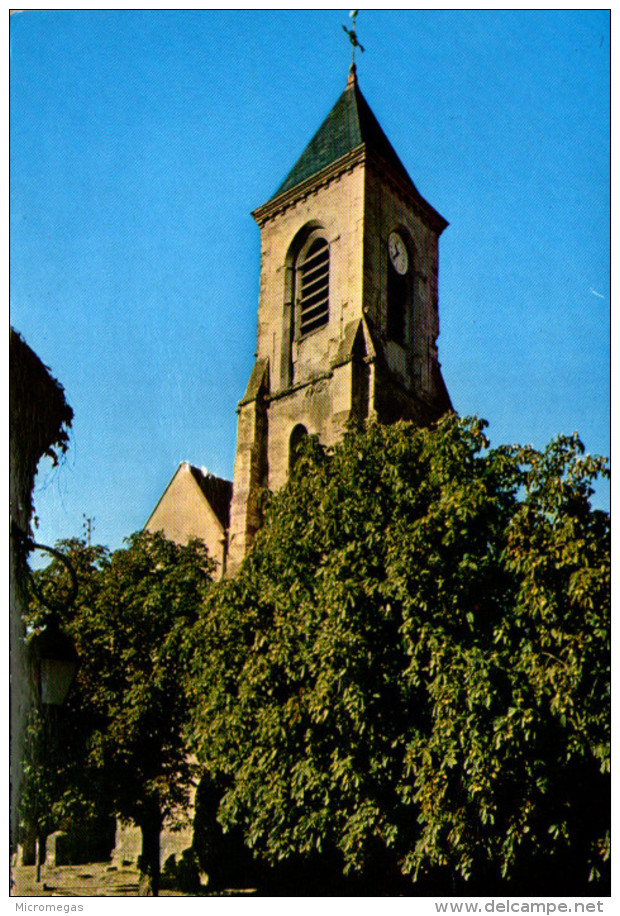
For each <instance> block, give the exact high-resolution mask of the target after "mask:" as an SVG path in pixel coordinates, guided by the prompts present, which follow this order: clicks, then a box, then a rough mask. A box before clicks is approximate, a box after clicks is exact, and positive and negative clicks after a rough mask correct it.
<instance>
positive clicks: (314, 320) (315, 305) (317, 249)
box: [296, 237, 329, 337]
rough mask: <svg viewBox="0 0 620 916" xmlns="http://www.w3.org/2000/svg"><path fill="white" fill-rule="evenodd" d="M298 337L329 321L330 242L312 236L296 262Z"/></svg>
mask: <svg viewBox="0 0 620 916" xmlns="http://www.w3.org/2000/svg"><path fill="white" fill-rule="evenodd" d="M296 288H297V307H298V310H299V312H298V313H299V336H300V337H303V336H304V335H305V334H309V333H310V332H311V331H315V330H316V329H317V328H320V327H322V326H323V325H324V324H327V322H328V320H329V245H328V244H327V241H326V240H325V239H324V238H322V237H318V238H314V240H313V241H310V244H309V245H308V246H307V247H304V248H302V250H301V252H300V254H299V258H298V259H297V264H296Z"/></svg>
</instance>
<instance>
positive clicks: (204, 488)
mask: <svg viewBox="0 0 620 916" xmlns="http://www.w3.org/2000/svg"><path fill="white" fill-rule="evenodd" d="M188 471H189V473H190V474H191V476H192V478H193V479H194V481H195V483H196V484H197V485H198V489H199V490H200V492H201V493H202V495H203V496H204V498H205V499H206V501H207V503H208V504H209V507H210V508H211V511H212V512H213V514H214V515H215V516H216V518H217V520H218V522H219V523H220V525H221V526H222V528H223V529H224V530H226V529H227V528H228V525H229V522H230V503H231V500H232V482H231V481H230V480H223V479H222V478H221V477H215V476H214V475H213V474H210V473H209V472H208V471H207V470H203V469H201V468H197V467H196V466H195V465H193V464H190V463H189V461H182V462H181V463H180V465H179V466H178V468H177V469H176V471H175V472H174V474H173V475H172V478H171V480H170V482H169V483H168V486H167V487H166V489H165V490H164V492H163V493H162V495H161V496H160V497H159V499H158V501H157V505H156V506H155V508H154V509H153V511H152V512H151V514H150V515H149V517H148V519H147V521H146V523H145V525H144V527H145V528H147V527H148V525H149V523H150V521H151V519H152V518H153V517H154V515H155V513H156V512H157V510H158V509H159V507H160V506H161V505H162V503H163V501H164V500H165V499H166V495H167V493H168V491H169V490H170V488H171V487H172V485H173V483H174V481H175V480H176V479H177V477H178V476H179V474H181V473H187V472H188Z"/></svg>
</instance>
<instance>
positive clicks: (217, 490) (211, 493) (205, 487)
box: [189, 464, 232, 528]
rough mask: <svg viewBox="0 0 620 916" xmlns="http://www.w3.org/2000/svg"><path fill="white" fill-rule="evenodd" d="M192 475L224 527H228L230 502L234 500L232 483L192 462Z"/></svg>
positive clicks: (190, 466) (190, 467)
mask: <svg viewBox="0 0 620 916" xmlns="http://www.w3.org/2000/svg"><path fill="white" fill-rule="evenodd" d="M189 469H190V471H191V473H192V477H193V478H194V480H195V481H196V483H197V484H198V486H199V487H200V489H201V490H202V492H203V494H204V496H205V497H206V499H207V501H208V503H209V505H210V506H211V508H212V509H213V511H214V512H215V514H216V515H217V517H218V519H219V521H220V523H221V525H222V528H228V525H229V522H230V503H231V500H232V483H231V482H230V480H223V479H222V478H221V477H215V476H214V475H213V474H209V473H208V472H204V471H202V470H201V469H200V468H197V467H195V465H193V464H190V465H189Z"/></svg>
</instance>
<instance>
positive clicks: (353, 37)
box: [342, 10, 364, 76]
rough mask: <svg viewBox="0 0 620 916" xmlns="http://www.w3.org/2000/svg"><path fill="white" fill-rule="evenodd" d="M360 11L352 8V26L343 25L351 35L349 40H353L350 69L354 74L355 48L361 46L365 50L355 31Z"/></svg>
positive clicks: (361, 49) (350, 14)
mask: <svg viewBox="0 0 620 916" xmlns="http://www.w3.org/2000/svg"><path fill="white" fill-rule="evenodd" d="M358 13H359V10H351V12H350V13H349V16H350V17H351V28H350V29H348V28H347V27H346V25H343V27H342V28H343V29H344V30H345V32H346V33H347V35H348V36H349V41H350V42H351V69H350V73H351V75H352V76H354V75H355V49H356V48H359V49H360V51H362V52H363V51H364V48H363V47H362V45H361V44H360V43H359V41H358V40H357V33H356V31H355V20H356V19H357V14H358Z"/></svg>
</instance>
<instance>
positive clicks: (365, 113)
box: [273, 75, 415, 197]
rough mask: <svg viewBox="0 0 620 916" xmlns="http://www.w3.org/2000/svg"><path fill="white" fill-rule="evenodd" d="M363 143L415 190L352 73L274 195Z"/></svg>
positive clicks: (288, 188) (314, 173)
mask: <svg viewBox="0 0 620 916" xmlns="http://www.w3.org/2000/svg"><path fill="white" fill-rule="evenodd" d="M362 144H365V145H366V148H367V149H368V150H369V151H371V152H375V153H378V154H379V155H380V156H381V157H382V158H383V159H385V160H386V161H387V162H388V163H389V164H390V165H391V166H392V167H393V168H394V169H395V170H396V171H397V172H398V173H399V174H400V175H401V176H402V177H403V178H404V179H405V180H406V181H407V182H408V183H409V184H410V185H412V186H413V187H414V190H415V185H413V182H412V181H411V178H410V177H409V175H408V174H407V170H406V169H405V167H404V165H403V164H402V162H401V161H400V159H399V158H398V156H397V155H396V152H395V151H394V148H393V146H392V144H391V143H390V141H389V140H388V138H387V137H386V136H385V134H384V133H383V130H382V128H381V125H380V124H379V122H378V121H377V119H376V117H375V116H374V114H373V113H372V111H371V110H370V106H369V105H368V102H367V101H366V99H365V98H364V96H363V95H362V93H361V90H360V88H359V86H358V85H357V80H356V79H355V76H354V75H352V76H350V77H349V82H348V84H347V88H346V89H345V91H344V92H343V93H342V95H341V96H340V98H339V99H338V101H337V102H336V104H335V105H334V107H333V108H332V110H331V111H330V113H329V114H328V115H327V117H326V119H325V120H324V121H323V123H322V124H321V126H320V127H319V129H318V130H317V132H316V134H315V135H314V137H313V138H312V140H311V141H310V143H309V144H308V146H307V147H306V148H305V150H304V151H303V153H302V154H301V156H300V157H299V159H298V160H297V162H296V163H295V165H294V166H293V168H292V169H291V171H290V172H289V173H288V175H287V176H286V178H285V179H284V181H283V182H282V184H281V185H280V187H279V188H278V190H277V191H276V193H275V194H274V195H273V196H274V197H278V195H280V194H283V193H284V192H285V191H288V190H290V188H294V187H295V185H298V184H300V182H302V181H305V180H306V179H307V178H310V177H311V176H312V175H316V173H317V172H319V171H321V169H324V168H325V167H326V166H328V165H331V164H332V162H336V160H337V159H340V158H341V156H345V155H346V154H347V153H350V152H352V151H353V150H354V149H357V148H358V147H359V146H361V145H362Z"/></svg>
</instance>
